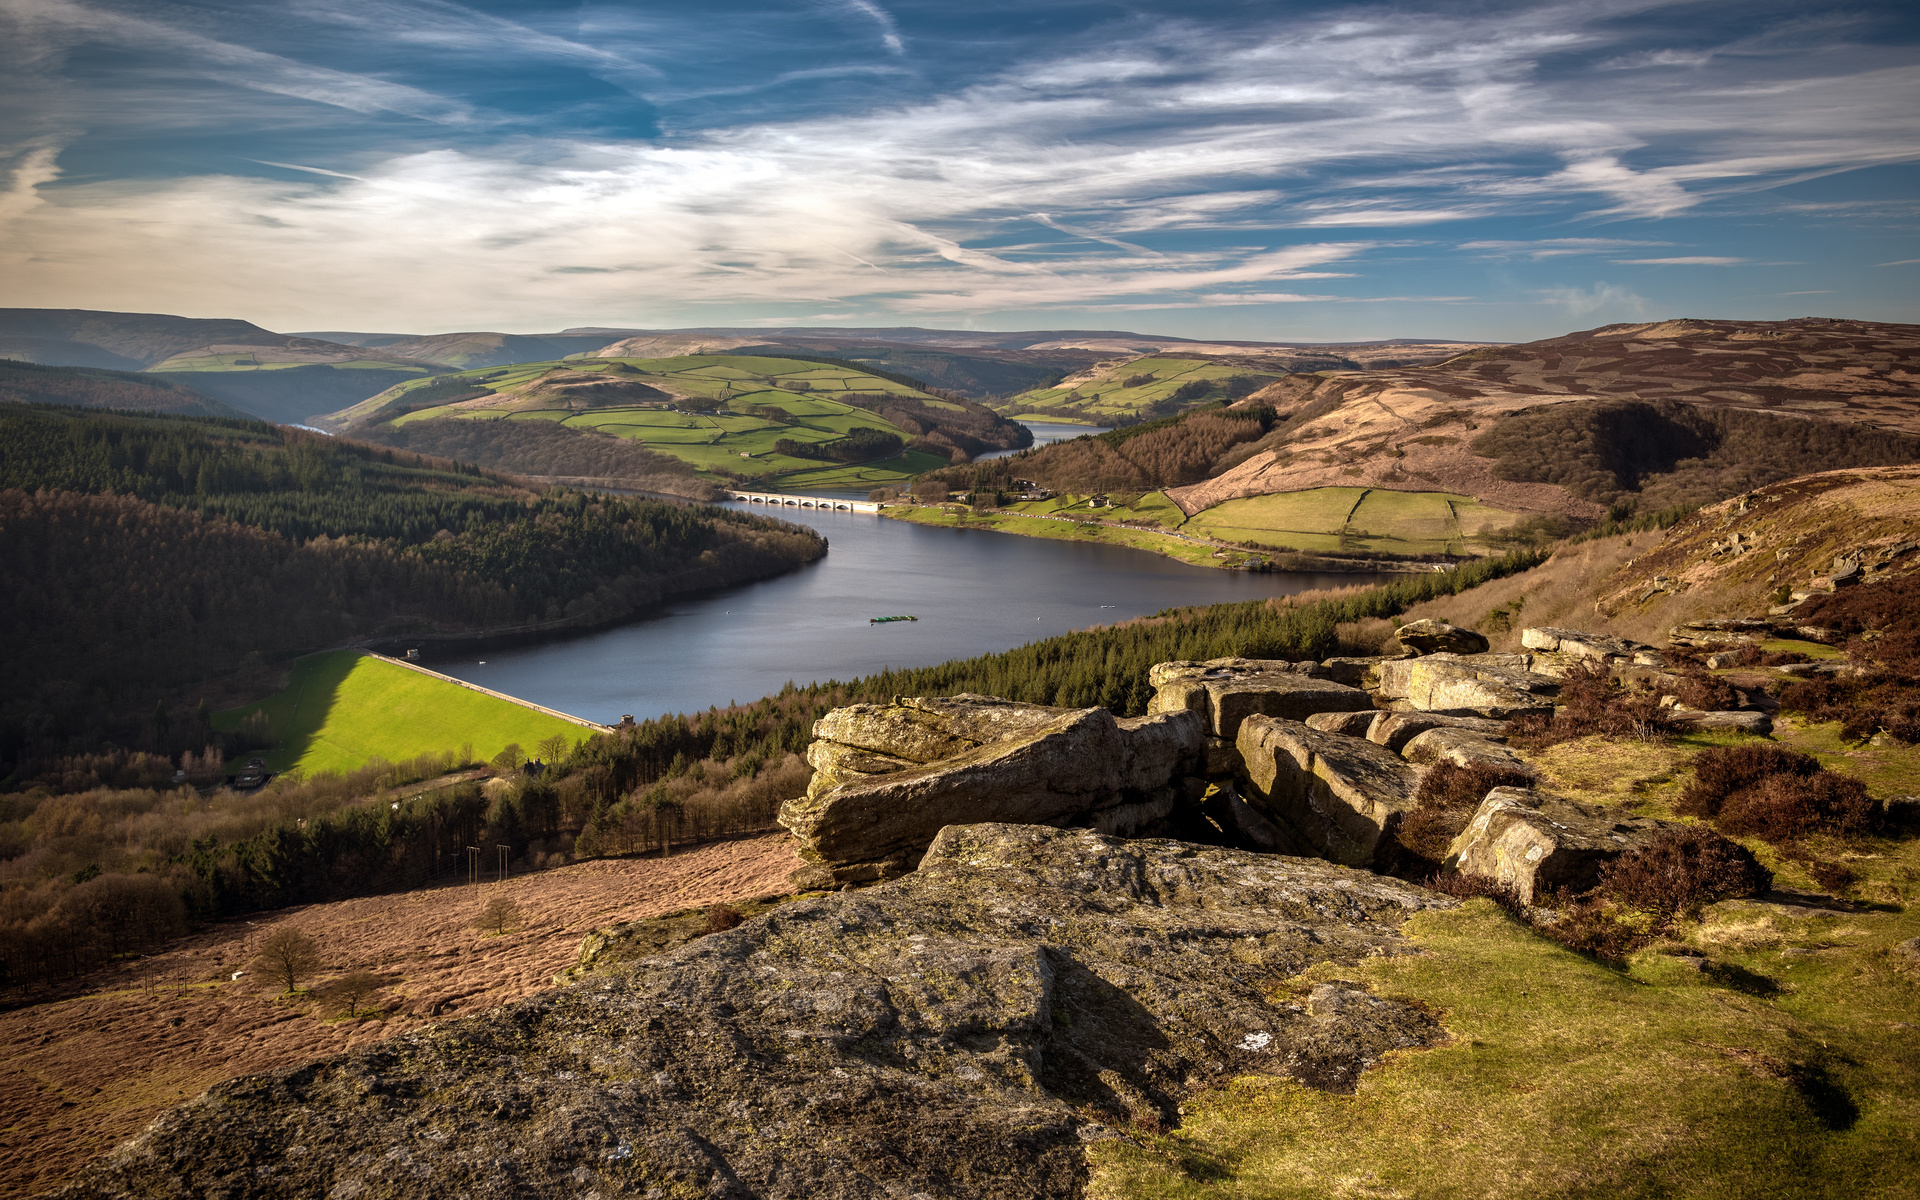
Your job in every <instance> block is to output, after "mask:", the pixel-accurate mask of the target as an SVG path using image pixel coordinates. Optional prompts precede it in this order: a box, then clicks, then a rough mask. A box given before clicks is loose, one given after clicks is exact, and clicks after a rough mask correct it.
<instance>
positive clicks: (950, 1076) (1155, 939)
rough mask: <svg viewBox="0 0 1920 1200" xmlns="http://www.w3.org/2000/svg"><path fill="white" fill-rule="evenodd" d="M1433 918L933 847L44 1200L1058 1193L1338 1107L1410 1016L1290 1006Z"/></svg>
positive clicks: (1397, 1006) (1367, 895)
mask: <svg viewBox="0 0 1920 1200" xmlns="http://www.w3.org/2000/svg"><path fill="white" fill-rule="evenodd" d="M1454 903H1455V901H1453V900H1450V899H1448V898H1447V897H1445V896H1442V895H1439V894H1437V893H1434V892H1429V891H1426V890H1424V889H1421V888H1417V887H1413V886H1410V885H1407V884H1403V883H1400V882H1397V881H1395V880H1392V879H1387V878H1381V877H1377V876H1373V875H1370V874H1367V873H1365V872H1361V871H1355V870H1350V869H1346V868H1342V867H1338V866H1335V865H1333V864H1331V863H1326V862H1317V861H1312V860H1306V859H1295V858H1280V857H1273V856H1269V855H1262V854H1257V853H1251V852H1245V851H1236V850H1222V849H1214V848H1206V847H1198V846H1192V845H1187V844H1184V843H1180V842H1171V841H1135V842H1125V841H1119V840H1116V839H1113V838H1109V837H1105V836H1102V835H1100V834H1097V833H1094V832H1092V831H1088V830H1059V829H1051V828H1045V827H1040V826H1031V825H970V826H955V827H951V828H948V829H946V830H944V831H943V832H942V833H941V834H940V836H939V838H938V839H937V840H936V842H935V843H934V845H933V846H932V848H931V849H930V850H929V851H928V853H927V856H926V860H925V862H924V863H923V864H922V867H921V869H920V870H919V871H918V872H916V873H915V874H913V875H910V876H908V877H906V878H903V879H900V880H897V881H894V882H892V883H887V884H882V885H879V886H875V887H872V888H868V889H865V890H862V891H853V892H841V893H836V894H833V895H829V896H824V897H819V898H813V899H802V900H798V901H795V902H792V903H790V904H786V905H782V906H780V907H779V908H777V909H775V910H773V911H772V912H769V913H767V914H766V915H764V916H761V917H759V918H756V919H754V920H752V921H749V922H747V923H746V924H743V925H741V926H739V927H737V928H735V929H732V930H728V931H726V932H723V933H717V934H712V935H710V936H707V937H704V938H701V939H699V940H698V941H695V942H693V943H691V944H690V945H686V946H683V947H681V948H679V949H677V950H674V951H671V952H669V953H667V954H665V955H662V956H660V957H658V958H655V959H652V960H649V961H648V962H646V963H645V964H643V965H642V966H641V967H640V968H639V969H637V970H636V971H634V972H633V973H632V974H631V975H630V976H627V977H616V978H609V979H601V978H597V977H596V978H591V979H589V980H587V981H586V982H584V983H582V984H580V985H577V986H575V987H571V988H564V989H561V990H559V991H555V992H549V993H546V994H544V995H542V996H538V997H535V998H533V999H531V1000H528V1001H524V1002H522V1003H519V1004H515V1005H511V1006H508V1007H506V1008H503V1009H500V1010H497V1011H495V1012H493V1013H489V1014H487V1015H485V1016H482V1017H477V1018H473V1019H470V1020H464V1021H455V1022H449V1023H447V1024H445V1025H441V1026H437V1027H435V1028H432V1029H428V1030H423V1031H419V1032H416V1033H411V1034H407V1035H404V1036H401V1037H397V1038H394V1039H392V1040H390V1041H387V1042H383V1043H380V1044H379V1045H376V1046H373V1047H369V1048H367V1049H364V1050H360V1051H356V1052H353V1053H350V1054H345V1055H341V1056H338V1057H335V1058H331V1059H326V1060H323V1061H320V1062H317V1063H312V1064H309V1065H306V1066H302V1067H298V1068H293V1069H289V1070H284V1071H280V1072H276V1073H273V1074H268V1075H257V1076H252V1077H248V1078H242V1079H237V1080H233V1081H231V1082H228V1083H224V1084H221V1085H219V1086H217V1087H215V1088H214V1089H213V1090H212V1091H210V1092H208V1093H207V1094H206V1095H205V1096H203V1097H201V1098H200V1099H198V1100H195V1101H193V1102H191V1103H189V1104H187V1105H184V1106H182V1107H180V1108H177V1109H175V1110H173V1111H172V1112H169V1113H168V1114H166V1115H165V1116H163V1117H161V1118H160V1119H159V1120H158V1121H156V1122H155V1123H154V1124H153V1125H152V1126H150V1127H149V1128H148V1130H147V1131H146V1132H145V1133H144V1134H142V1135H141V1136H140V1137H139V1138H137V1139H135V1140H134V1141H132V1142H130V1143H128V1144H127V1145H126V1146H124V1147H122V1148H121V1149H120V1150H118V1151H116V1152H115V1153H114V1154H113V1155H112V1156H110V1157H109V1158H106V1159H102V1160H100V1161H98V1162H96V1163H95V1164H93V1165H92V1166H90V1167H89V1168H88V1169H87V1170H86V1171H85V1173H84V1174H83V1175H82V1176H81V1177H80V1178H79V1179H77V1180H76V1181H75V1182H73V1183H71V1184H69V1185H68V1186H67V1187H65V1188H64V1189H62V1190H61V1191H60V1192H58V1193H56V1195H58V1196H60V1197H62V1198H63V1200H80V1198H82V1197H89V1198H105V1197H134V1196H139V1197H153V1198H168V1200H172V1198H181V1200H184V1198H186V1197H195V1198H200V1197H207V1198H225V1200H242V1198H247V1197H281V1196H312V1197H320V1196H327V1197H340V1198H342V1200H348V1198H351V1197H362V1196H363V1197H369V1198H371V1197H376V1196H378V1197H435V1198H436V1200H439V1198H447V1200H451V1198H454V1197H460V1196H471V1197H483V1196H484V1197H493V1196H515V1197H521V1196H525V1197H562V1196H564V1197H584V1196H588V1195H591V1194H598V1195H599V1196H601V1197H609V1198H610V1197H616V1196H634V1197H668V1196H716V1197H770V1198H771V1197H780V1198H786V1197H792V1198H795V1200H798V1198H801V1197H807V1198H816V1200H841V1198H844V1200H855V1198H861V1200H865V1198H867V1197H874V1196H886V1195H901V1196H907V1195H913V1194H916V1193H919V1194H923V1195H925V1196H928V1197H936V1198H941V1200H947V1198H952V1200H960V1198H963V1197H984V1196H992V1197H1009V1198H1014V1197H1071V1196H1077V1195H1080V1194H1081V1191H1082V1188H1083V1183H1084V1176H1085V1166H1084V1156H1083V1153H1082V1149H1081V1148H1082V1146H1083V1144H1084V1143H1085V1142H1086V1141H1089V1140H1094V1139H1097V1138H1099V1137H1102V1136H1108V1134H1107V1132H1106V1131H1107V1130H1108V1129H1109V1128H1110V1127H1111V1126H1113V1125H1118V1124H1124V1123H1128V1122H1139V1123H1148V1122H1157V1123H1160V1124H1172V1123H1174V1122H1175V1121H1176V1119H1177V1117H1176V1114H1177V1111H1178V1105H1179V1101H1180V1098H1181V1097H1182V1096H1183V1095H1184V1094H1185V1093H1186V1092H1187V1091H1189V1090H1190V1089H1192V1088H1194V1087H1196V1086H1200V1085H1204V1084H1207V1083H1211V1082H1215V1081H1218V1080H1221V1079H1223V1078H1225V1077H1228V1076H1231V1075H1236V1074H1245V1073H1271V1074H1276V1075H1286V1076H1290V1077H1293V1078H1296V1079H1299V1080H1301V1081H1303V1082H1305V1083H1307V1084H1309V1085H1312V1086H1316V1087H1322V1088H1330V1089H1335V1090H1343V1091H1344V1090H1351V1089H1352V1088H1353V1086H1354V1083H1355V1080H1356V1079H1357V1077H1358V1075H1359V1073H1360V1072H1361V1071H1362V1070H1363V1069H1364V1068H1365V1067H1366V1066H1367V1065H1369V1064H1370V1063H1372V1062H1374V1061H1376V1060H1377V1059H1378V1058H1379V1057H1380V1056H1381V1055H1382V1054H1385V1053H1387V1052H1388V1051H1391V1050H1394V1049H1400V1048H1408V1047H1417V1046H1423V1045H1428V1044H1432V1043H1434V1042H1436V1041H1438V1040H1440V1039H1441V1038H1442V1036H1443V1035H1442V1033H1441V1031H1440V1029H1439V1027H1438V1026H1437V1025H1436V1024H1435V1022H1434V1021H1433V1019H1432V1018H1431V1017H1430V1016H1428V1015H1427V1014H1426V1013H1424V1012H1422V1011H1420V1010H1418V1009H1416V1008H1414V1007H1412V1006H1409V1005H1406V1004H1403V1003H1400V1002H1398V1001H1394V1000H1387V999H1382V998H1379V997H1375V996H1371V995H1369V994H1367V993H1366V992H1365V991H1363V990H1361V989H1359V988H1358V987H1355V986H1348V985H1343V984H1341V983H1339V982H1338V981H1330V980H1321V981H1320V982H1318V983H1316V984H1315V985H1314V986H1313V987H1312V988H1310V989H1308V990H1307V992H1306V994H1304V995H1301V994H1298V993H1297V989H1293V988H1289V987H1287V986H1285V981H1286V980H1287V979H1288V978H1289V977H1292V976H1295V975H1297V974H1298V973H1300V972H1301V971H1302V970H1304V969H1306V968H1307V967H1309V966H1312V965H1314V964H1317V963H1334V964H1350V963H1353V962H1356V961H1358V960H1360V959H1363V958H1366V957H1369V956H1373V955H1382V954H1397V953H1405V952H1408V947H1407V945H1406V943H1405V942H1404V940H1403V939H1402V938H1401V936H1400V934H1399V928H1400V926H1401V925H1402V923H1403V922H1404V921H1405V920H1406V918H1407V917H1409V916H1410V915H1412V914H1413V913H1415V912H1418V911H1421V910H1423V909H1434V908H1447V907H1451V906H1453V904H1454Z"/></svg>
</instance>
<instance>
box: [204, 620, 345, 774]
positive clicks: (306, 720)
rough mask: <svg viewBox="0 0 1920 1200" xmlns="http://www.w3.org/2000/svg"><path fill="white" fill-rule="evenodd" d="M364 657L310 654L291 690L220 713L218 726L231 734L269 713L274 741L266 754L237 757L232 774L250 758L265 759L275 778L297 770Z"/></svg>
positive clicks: (295, 669) (298, 664)
mask: <svg viewBox="0 0 1920 1200" xmlns="http://www.w3.org/2000/svg"><path fill="white" fill-rule="evenodd" d="M361 657H362V656H361V654H360V652H359V651H357V650H329V651H326V652H324V653H321V654H311V655H308V656H307V657H305V658H302V659H300V660H298V661H297V662H295V663H294V664H293V671H292V674H291V676H290V677H289V678H288V680H287V686H286V687H285V688H282V689H281V690H280V691H278V692H276V693H274V694H273V695H271V696H269V697H267V698H266V699H265V700H262V701H261V702H260V703H258V704H254V705H249V706H248V707H246V708H243V709H240V710H238V711H229V712H225V713H220V714H218V715H217V717H216V727H217V728H219V729H220V730H221V731H222V732H227V733H231V732H234V731H235V730H238V729H239V728H241V726H242V725H243V723H244V722H245V721H246V720H247V719H248V718H250V717H252V716H253V714H255V713H265V714H266V717H267V729H268V732H269V734H270V736H271V737H272V738H273V742H274V744H273V746H272V747H271V748H269V749H267V750H265V751H261V750H243V751H240V752H237V753H235V754H234V755H233V757H232V759H230V760H229V762H228V764H227V766H228V770H229V771H230V772H231V771H234V770H237V769H238V768H239V767H240V766H241V765H244V764H245V762H246V761H247V760H248V759H250V758H256V757H258V758H262V759H265V760H266V764H267V769H268V770H269V771H272V772H273V773H275V774H280V773H281V772H284V771H287V770H291V769H292V768H293V766H294V765H295V764H296V763H298V762H299V761H300V760H301V759H302V758H304V757H306V754H307V751H309V750H310V749H312V748H313V745H314V743H315V742H316V741H317V740H318V739H319V736H320V731H321V730H322V729H323V728H325V727H326V724H327V717H328V715H329V714H330V713H331V712H332V711H333V706H334V703H335V702H336V701H337V700H338V699H339V696H340V692H341V689H342V687H343V686H344V685H345V683H346V680H347V676H348V675H349V674H351V673H352V672H353V668H354V665H355V664H356V663H358V662H359V661H360V659H361Z"/></svg>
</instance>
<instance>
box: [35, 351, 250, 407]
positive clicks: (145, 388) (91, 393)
mask: <svg viewBox="0 0 1920 1200" xmlns="http://www.w3.org/2000/svg"><path fill="white" fill-rule="evenodd" d="M0 402H7V403H12V404H78V405H82V406H84V407H87V408H118V409H130V410H133V411H135V412H163V413H194V414H200V415H205V416H232V417H243V416H245V415H246V414H245V413H242V412H241V411H240V410H239V409H237V408H232V407H230V406H228V405H225V404H222V403H220V402H219V401H218V400H215V399H213V398H212V397H211V396H203V395H201V394H200V393H199V392H196V391H194V390H193V389H192V388H190V387H187V386H186V385H184V384H182V383H180V382H179V381H178V380H173V379H168V378H167V377H166V376H164V375H148V374H145V373H142V372H139V371H112V370H107V369H105V368H101V367H46V366H41V365H40V364H39V363H30V362H20V361H18V360H16V359H6V358H0Z"/></svg>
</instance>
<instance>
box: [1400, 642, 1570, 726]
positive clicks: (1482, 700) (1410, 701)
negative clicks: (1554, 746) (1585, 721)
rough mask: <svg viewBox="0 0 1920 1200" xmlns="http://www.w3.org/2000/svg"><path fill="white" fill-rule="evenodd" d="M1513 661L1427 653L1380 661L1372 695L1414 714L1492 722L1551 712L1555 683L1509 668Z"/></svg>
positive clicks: (1555, 689)
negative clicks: (1375, 693)
mask: <svg viewBox="0 0 1920 1200" xmlns="http://www.w3.org/2000/svg"><path fill="white" fill-rule="evenodd" d="M1513 657H1514V656H1508V655H1491V654H1490V655H1480V656H1475V657H1465V656H1462V655H1457V654H1429V655H1423V656H1421V657H1419V658H1407V659H1401V660H1398V661H1394V662H1383V663H1381V664H1380V668H1379V675H1380V688H1379V693H1378V694H1379V696H1380V697H1381V699H1383V700H1388V701H1400V702H1402V703H1401V704H1400V705H1396V707H1405V708H1408V709H1411V710H1412V711H1414V712H1428V713H1447V714H1451V715H1454V716H1463V717H1488V718H1491V719H1494V720H1506V719H1508V718H1511V717H1517V716H1519V715H1521V714H1523V713H1536V712H1551V711H1552V710H1553V697H1554V695H1555V694H1557V693H1558V692H1559V690H1560V685H1559V683H1558V681H1556V680H1553V679H1550V678H1548V677H1547V676H1545V675H1536V674H1534V673H1532V672H1530V671H1526V670H1524V669H1520V668H1518V667H1516V666H1514V665H1513V663H1512V659H1513ZM1489 660H1491V661H1489Z"/></svg>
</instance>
